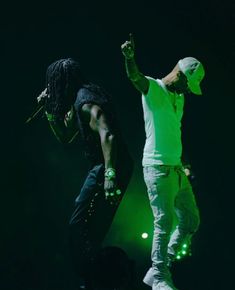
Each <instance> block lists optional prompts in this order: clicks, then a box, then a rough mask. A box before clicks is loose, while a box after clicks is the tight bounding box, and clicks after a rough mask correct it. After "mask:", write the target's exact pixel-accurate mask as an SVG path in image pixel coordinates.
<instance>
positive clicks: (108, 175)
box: [104, 167, 116, 180]
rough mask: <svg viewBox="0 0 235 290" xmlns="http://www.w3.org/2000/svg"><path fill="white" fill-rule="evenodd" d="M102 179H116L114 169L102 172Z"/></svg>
mask: <svg viewBox="0 0 235 290" xmlns="http://www.w3.org/2000/svg"><path fill="white" fill-rule="evenodd" d="M104 177H105V178H107V179H108V180H112V179H114V178H116V170H115V169H114V168H111V167H110V168H107V169H106V170H105V171H104Z"/></svg>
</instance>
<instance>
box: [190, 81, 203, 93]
mask: <svg viewBox="0 0 235 290" xmlns="http://www.w3.org/2000/svg"><path fill="white" fill-rule="evenodd" d="M188 86H189V89H190V91H191V92H192V93H193V94H195V95H202V90H201V87H200V84H199V83H196V82H191V83H190V82H188Z"/></svg>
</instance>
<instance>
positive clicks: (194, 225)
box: [188, 212, 200, 233]
mask: <svg viewBox="0 0 235 290" xmlns="http://www.w3.org/2000/svg"><path fill="white" fill-rule="evenodd" d="M199 225H200V215H199V212H197V213H194V214H193V215H192V216H191V218H190V222H189V229H188V231H189V232H191V233H195V232H196V231H197V230H198V228H199Z"/></svg>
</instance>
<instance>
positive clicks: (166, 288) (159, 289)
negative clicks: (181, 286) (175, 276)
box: [153, 281, 178, 290]
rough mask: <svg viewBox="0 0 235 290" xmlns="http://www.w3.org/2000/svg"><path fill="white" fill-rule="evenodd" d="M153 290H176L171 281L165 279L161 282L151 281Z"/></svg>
mask: <svg viewBox="0 0 235 290" xmlns="http://www.w3.org/2000/svg"><path fill="white" fill-rule="evenodd" d="M153 290H178V289H177V288H175V287H174V286H173V285H172V283H170V282H167V281H161V282H158V283H156V282H154V283H153Z"/></svg>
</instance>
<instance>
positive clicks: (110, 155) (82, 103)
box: [38, 58, 133, 288]
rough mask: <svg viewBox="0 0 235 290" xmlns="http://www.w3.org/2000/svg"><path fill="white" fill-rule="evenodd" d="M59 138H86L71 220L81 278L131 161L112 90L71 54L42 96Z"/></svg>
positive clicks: (56, 66) (51, 70) (56, 67)
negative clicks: (83, 173)
mask: <svg viewBox="0 0 235 290" xmlns="http://www.w3.org/2000/svg"><path fill="white" fill-rule="evenodd" d="M38 101H39V102H41V101H44V102H45V106H44V107H45V114H46V116H47V119H48V121H49V124H50V127H51V129H52V131H53V133H54V134H55V136H56V138H57V139H58V140H59V141H61V142H62V143H69V142H71V141H72V140H73V139H74V138H75V136H79V137H80V139H82V141H83V146H84V151H85V153H86V156H87V157H88V158H89V160H90V162H91V168H90V171H89V172H88V175H87V178H86V180H85V182H84V185H83V186H82V188H81V191H80V193H79V195H78V197H77V198H76V200H75V210H74V212H73V214H72V217H71V220H70V229H71V238H70V242H71V250H72V256H73V261H74V265H75V267H76V270H77V271H78V273H79V275H80V276H81V277H83V279H84V277H85V283H86V277H87V274H88V272H87V268H88V265H89V262H90V261H91V260H92V257H94V255H95V254H96V252H97V251H98V250H99V249H100V247H101V244H102V241H103V239H104V237H105V234H106V233H107V231H108V229H109V227H110V225H111V222H112V220H113V217H114V215H115V212H116V210H117V208H118V205H119V203H120V201H121V199H122V197H123V194H124V192H125V191H126V188H127V185H128V183H129V180H130V178H131V174H132V170H133V162H132V159H131V157H130V155H129V153H128V150H127V147H126V145H125V143H124V142H123V139H122V137H121V133H120V130H119V128H118V125H117V123H116V119H115V114H114V109H113V107H112V105H111V100H110V97H109V95H107V93H106V92H105V91H104V90H103V89H102V88H100V87H99V86H97V85H95V84H92V83H90V82H88V81H87V80H85V78H84V77H83V75H82V73H81V71H80V67H79V64H78V63H77V62H76V61H74V60H73V59H71V58H69V59H61V60H58V61H56V62H54V63H52V64H51V65H50V66H49V67H48V69H47V74H46V89H45V90H44V91H43V92H42V94H41V95H40V96H39V97H38ZM86 286H87V288H89V285H86Z"/></svg>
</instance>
